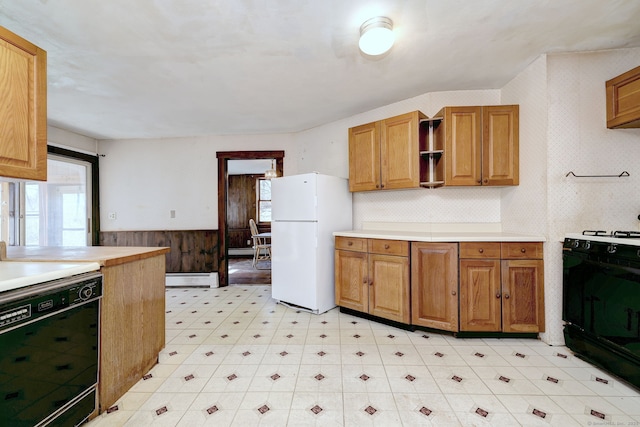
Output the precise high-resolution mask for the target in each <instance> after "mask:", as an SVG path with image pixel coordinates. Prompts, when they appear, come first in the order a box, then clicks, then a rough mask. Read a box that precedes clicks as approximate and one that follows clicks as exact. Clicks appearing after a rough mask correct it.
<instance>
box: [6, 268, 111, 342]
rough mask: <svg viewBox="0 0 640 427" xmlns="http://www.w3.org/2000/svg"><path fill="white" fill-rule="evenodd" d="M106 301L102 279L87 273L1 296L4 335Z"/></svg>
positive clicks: (95, 274)
mask: <svg viewBox="0 0 640 427" xmlns="http://www.w3.org/2000/svg"><path fill="white" fill-rule="evenodd" d="M101 297H102V275H101V274H98V273H86V274H83V275H78V276H74V277H73V278H70V279H69V278H68V279H60V280H55V281H51V282H46V283H42V284H39V285H33V286H28V287H25V288H21V289H19V290H15V291H9V292H7V293H4V294H3V295H0V334H2V333H3V332H4V331H7V330H10V329H14V328H17V327H19V325H22V324H25V323H31V322H36V321H37V320H38V319H40V318H45V317H48V316H51V315H52V314H53V313H57V312H60V311H64V310H68V309H70V307H71V306H75V305H79V304H84V303H86V302H89V301H93V300H95V299H98V298H101Z"/></svg>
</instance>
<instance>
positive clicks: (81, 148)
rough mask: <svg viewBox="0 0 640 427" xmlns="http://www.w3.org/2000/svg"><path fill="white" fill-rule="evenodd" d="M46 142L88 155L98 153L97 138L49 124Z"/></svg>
mask: <svg viewBox="0 0 640 427" xmlns="http://www.w3.org/2000/svg"><path fill="white" fill-rule="evenodd" d="M47 144H48V145H53V146H56V147H60V148H66V149H67V150H73V151H78V152H81V153H85V154H90V155H96V154H98V141H97V140H95V139H93V138H89V137H88V136H84V135H80V134H78V133H75V132H71V131H68V130H64V129H60V128H57V127H55V126H51V125H49V126H47Z"/></svg>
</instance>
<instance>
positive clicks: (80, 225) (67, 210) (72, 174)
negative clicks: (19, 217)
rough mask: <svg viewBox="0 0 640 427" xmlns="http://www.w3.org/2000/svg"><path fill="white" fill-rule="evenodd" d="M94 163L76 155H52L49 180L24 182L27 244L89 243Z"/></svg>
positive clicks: (48, 173)
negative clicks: (88, 197) (68, 157)
mask: <svg viewBox="0 0 640 427" xmlns="http://www.w3.org/2000/svg"><path fill="white" fill-rule="evenodd" d="M90 176H91V165H90V164H88V163H86V162H83V161H80V160H74V159H63V158H58V157H49V159H48V160H47V181H46V182H34V181H30V182H26V183H25V190H24V194H25V203H24V219H25V239H24V244H25V245H26V246H38V245H41V246H87V245H88V244H91V241H90V239H89V237H90V235H91V234H90V232H91V230H89V220H88V218H90V217H91V211H90V206H87V192H88V188H87V182H89V183H90V182H91V180H90Z"/></svg>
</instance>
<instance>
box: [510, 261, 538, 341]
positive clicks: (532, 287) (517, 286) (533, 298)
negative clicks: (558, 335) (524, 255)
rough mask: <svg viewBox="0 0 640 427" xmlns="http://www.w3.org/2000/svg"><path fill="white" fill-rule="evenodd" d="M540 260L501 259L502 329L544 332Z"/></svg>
mask: <svg viewBox="0 0 640 427" xmlns="http://www.w3.org/2000/svg"><path fill="white" fill-rule="evenodd" d="M543 283H544V267H543V261H542V260H541V259H527V260H507V261H502V330H503V331H504V332H544V284H543Z"/></svg>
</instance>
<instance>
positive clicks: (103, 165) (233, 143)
mask: <svg viewBox="0 0 640 427" xmlns="http://www.w3.org/2000/svg"><path fill="white" fill-rule="evenodd" d="M99 148H100V153H101V154H104V157H101V158H100V222H101V224H100V226H101V230H102V231H117V230H197V229H217V228H218V159H217V157H216V152H218V151H253V150H256V151H261V150H284V151H285V158H284V173H285V174H293V173H297V157H298V156H297V153H296V146H295V144H294V142H293V137H292V135H289V134H283V135H252V136H209V137H191V138H171V139H159V140H157V139H156V140H147V139H145V140H139V139H138V140H113V141H107V140H105V141H100V143H99ZM171 210H175V218H171V217H170V211H171ZM110 213H115V214H116V219H115V220H113V219H109V214H110Z"/></svg>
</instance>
